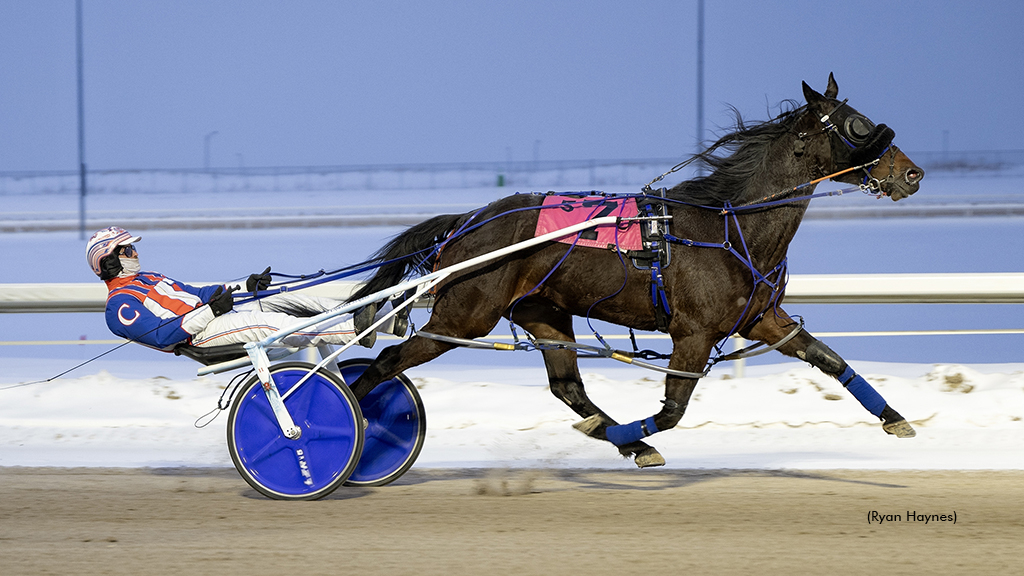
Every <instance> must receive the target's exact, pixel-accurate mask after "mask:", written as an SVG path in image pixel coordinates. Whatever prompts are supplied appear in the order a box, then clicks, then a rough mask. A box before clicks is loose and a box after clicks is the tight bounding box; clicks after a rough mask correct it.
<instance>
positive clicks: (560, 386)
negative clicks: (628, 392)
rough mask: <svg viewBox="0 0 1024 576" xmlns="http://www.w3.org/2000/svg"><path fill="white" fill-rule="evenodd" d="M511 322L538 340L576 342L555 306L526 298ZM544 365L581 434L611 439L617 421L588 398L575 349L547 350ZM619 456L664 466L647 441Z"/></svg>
mask: <svg viewBox="0 0 1024 576" xmlns="http://www.w3.org/2000/svg"><path fill="white" fill-rule="evenodd" d="M512 319H513V320H514V321H515V322H516V323H517V324H519V325H520V326H522V327H523V328H524V329H526V330H527V331H529V332H530V334H533V336H534V337H535V338H539V339H546V340H560V341H563V342H575V341H576V339H575V337H574V336H573V329H572V315H570V314H569V313H568V312H566V311H564V310H562V309H561V308H558V307H557V306H555V305H554V304H552V303H550V302H548V301H546V300H540V299H533V298H530V299H526V300H523V301H522V302H520V303H519V304H517V305H516V307H515V310H514V313H513V317H512ZM542 353H543V355H544V366H545V368H546V369H547V373H548V382H549V384H550V388H551V393H552V394H554V395H555V397H556V398H558V399H559V400H561V401H562V402H564V403H565V405H566V406H568V407H569V408H571V409H572V411H573V412H575V413H577V414H579V415H580V416H581V417H583V420H582V421H580V422H577V423H576V424H573V428H576V429H577V430H579V431H580V432H583V433H584V434H586V435H587V436H590V437H592V438H596V439H598V440H608V438H607V437H606V436H605V430H606V429H607V428H608V427H609V426H615V425H616V422H615V420H614V419H612V418H611V417H610V416H608V415H607V414H605V413H604V411H603V410H601V409H600V408H598V407H597V405H596V404H594V403H593V402H592V401H591V400H590V397H589V396H587V391H586V388H585V386H584V384H583V378H582V377H581V376H580V370H579V365H578V364H577V359H576V352H575V351H573V350H565V349H562V350H558V349H550V350H544V351H543V352H542ZM618 449H619V453H620V454H622V455H623V456H625V457H627V458H630V457H633V458H634V462H636V464H637V466H640V467H641V468H643V467H646V466H663V465H664V464H665V459H664V458H662V456H661V454H659V453H658V451H657V450H655V449H654V448H653V447H651V446H649V445H648V444H646V443H644V442H633V443H630V444H628V445H626V446H619V447H618Z"/></svg>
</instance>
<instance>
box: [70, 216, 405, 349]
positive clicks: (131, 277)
mask: <svg viewBox="0 0 1024 576" xmlns="http://www.w3.org/2000/svg"><path fill="white" fill-rule="evenodd" d="M140 240H142V237H140V236H133V235H132V234H131V233H130V232H128V231H127V230H125V229H123V228H119V227H117V226H111V227H110V228H105V229H103V230H100V231H99V232H96V233H95V234H93V235H92V238H90V239H89V242H88V244H87V245H86V257H87V258H88V260H89V266H90V267H91V268H92V271H93V272H94V273H95V274H96V275H97V276H99V277H100V279H101V280H103V281H105V282H106V283H107V289H108V290H109V292H108V294H107V307H106V319H107V327H108V328H110V331H111V332H113V333H114V334H116V335H118V336H121V337H124V338H127V339H128V340H131V341H133V342H138V343H140V344H144V345H146V346H149V347H151V348H156V349H157V350H162V351H164V352H172V351H173V350H174V347H175V346H178V345H179V344H190V345H192V346H200V347H209V346H221V345H226V344H237V343H244V342H257V341H259V340H262V339H264V338H266V337H268V336H270V335H271V334H273V333H274V332H277V331H278V330H281V329H282V328H287V327H288V326H290V325H292V324H295V323H296V322H297V321H298V319H299V318H302V317H310V316H315V315H317V314H319V313H321V312H325V311H327V310H330V309H332V308H336V307H338V306H340V305H341V304H343V303H344V302H343V301H340V300H333V299H330V298H321V297H316V296H303V295H299V294H295V293H292V292H282V293H280V294H274V295H271V296H267V297H264V298H260V299H259V300H253V301H251V302H246V303H243V304H239V305H238V306H235V305H234V300H233V297H232V292H234V291H235V290H238V289H239V287H238V286H234V287H227V286H222V285H216V286H190V285H188V284H184V283H182V282H178V281H176V280H173V279H171V278H168V277H167V276H164V275H163V274H157V273H156V272H142V271H140V267H139V253H138V251H137V250H136V249H135V245H134V244H135V243H136V242H138V241H140ZM270 282H271V277H270V268H269V267H268V268H267V269H266V270H264V271H263V272H262V273H260V274H251V275H250V276H249V278H248V280H246V283H245V288H246V290H247V291H249V292H255V291H256V290H266V289H267V287H268V286H270ZM390 308H391V303H390V302H389V303H388V304H386V305H385V309H383V310H381V311H380V312H379V313H378V312H377V306H376V305H375V304H369V305H367V306H366V307H364V308H362V309H361V310H359V311H358V312H356V313H355V314H354V315H342V316H339V317H336V318H331V319H329V320H325V321H324V322H321V323H320V324H316V325H314V326H311V327H309V328H305V329H303V330H301V331H299V332H295V333H293V334H290V335H288V336H286V337H284V338H283V339H282V340H281V343H282V344H284V345H286V346H294V347H300V348H304V347H307V346H319V345H321V344H339V345H342V344H346V343H348V342H349V341H350V340H352V339H353V338H354V337H355V336H356V335H357V334H359V333H360V332H362V331H363V330H365V329H366V328H368V327H369V326H370V324H372V323H373V322H374V321H376V320H377V319H378V318H380V317H381V316H383V315H384V314H386V313H387V312H389V311H390ZM407 326H408V316H407V315H405V316H401V317H400V316H399V315H393V316H392V317H391V318H390V319H389V320H388V321H385V322H384V323H382V324H381V325H380V326H378V327H377V331H379V332H385V333H390V334H395V335H396V336H404V335H405V331H406V327H407ZM376 339H377V334H376V333H375V332H371V333H369V334H368V335H367V336H364V337H363V338H362V339H360V341H359V344H361V345H363V346H366V347H368V348H369V347H372V346H373V344H374V343H375V341H376Z"/></svg>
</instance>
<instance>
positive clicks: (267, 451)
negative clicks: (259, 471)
mask: <svg viewBox="0 0 1024 576" xmlns="http://www.w3.org/2000/svg"><path fill="white" fill-rule="evenodd" d="M287 448H288V440H286V439H285V437H284V435H281V434H278V435H277V436H275V437H274V438H272V439H271V440H270V441H269V442H267V443H266V444H264V445H263V446H261V447H260V448H259V449H258V450H255V451H253V452H252V453H251V454H246V459H247V460H248V461H249V463H250V464H251V465H255V464H258V463H259V462H261V461H263V460H265V459H267V458H269V457H271V456H273V455H274V454H277V453H278V452H280V451H281V450H285V449H287Z"/></svg>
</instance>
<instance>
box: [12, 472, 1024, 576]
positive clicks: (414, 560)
mask: <svg viewBox="0 0 1024 576" xmlns="http://www.w3.org/2000/svg"><path fill="white" fill-rule="evenodd" d="M871 511H877V512H878V513H879V514H881V515H885V514H894V515H900V516H901V520H900V521H892V522H886V523H883V524H881V525H879V524H878V523H877V522H875V523H870V524H869V523H868V518H869V515H870V513H871ZM908 511H909V512H915V511H916V513H917V514H920V515H924V514H927V515H940V514H947V515H951V514H953V513H954V512H955V513H956V523H955V524H954V523H953V522H951V521H935V520H932V521H930V522H929V523H927V524H925V523H924V521H923V519H922V520H921V521H915V522H912V521H910V520H909V519H908V518H907V513H908ZM1022 542H1024V472H1017V471H1015V472H985V471H971V472H959V471H937V472H935V471H910V472H878V471H823V472H808V471H803V472H796V471H785V472H772V471H732V470H719V471H707V470H700V471H686V470H664V469H662V470H656V471H649V470H644V471H640V470H636V471H594V470H573V471H566V470H431V469H423V470H416V469H414V470H412V471H410V472H409V473H408V474H406V475H405V476H404V477H403V478H402V479H401V480H400V481H399V482H397V483H395V484H392V485H391V486H386V487H383V488H367V489H360V488H341V489H339V490H338V491H337V492H335V493H334V494H333V495H331V496H329V497H328V498H326V499H324V500H321V501H318V502H293V503H289V502H274V501H270V500H266V499H264V498H262V497H261V496H259V495H258V494H257V493H256V492H255V491H254V490H251V489H250V488H249V487H248V486H247V485H246V484H245V483H244V482H243V481H242V480H241V479H240V478H239V477H238V476H237V474H236V473H235V471H234V470H223V469H212V470H211V469H169V470H168V469H59V468H0V566H2V567H3V568H2V570H0V572H2V573H3V574H5V575H15V574H132V575H136V576H138V575H149V574H220V575H223V574H246V575H256V574H280V573H301V574H327V573H339V574H340V573H349V574H417V575H429V574H446V575H451V574H489V575H494V574H544V575H551V574H568V573H578V574H587V575H588V576H590V575H600V574H616V575H622V574H637V573H650V574H669V573H678V574H685V573H688V572H689V573H694V574H699V573H714V574H750V573H757V574H787V575H791V574H797V573H806V574H810V573H817V574H821V573H830V574H853V573H859V574H866V573H872V572H884V573H886V574H925V573H926V574H966V573H975V574H1009V573H1013V572H1015V571H1016V570H1018V569H1019V562H1020V554H1021V552H1022V551H1024V544H1022ZM1014 566H1016V567H1017V568H1013V567H1014ZM691 571H692V572H691ZM969 571H970V572H969Z"/></svg>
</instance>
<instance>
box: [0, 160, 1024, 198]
mask: <svg viewBox="0 0 1024 576" xmlns="http://www.w3.org/2000/svg"><path fill="white" fill-rule="evenodd" d="M909 155H910V157H911V158H913V159H914V161H915V162H917V163H918V164H919V165H920V166H921V167H922V168H924V169H925V171H926V172H928V175H929V176H930V177H934V176H938V175H943V174H946V175H956V174H969V175H985V176H994V177H998V176H1010V175H1014V176H1018V175H1020V174H1021V173H1022V172H1024V150H995V151H973V152H915V153H910V154H909ZM680 160H681V158H647V159H634V160H557V161H536V162H529V161H518V162H461V163H442V164H374V165H351V166H305V167H301V166H300V167H270V168H257V167H254V168H212V169H208V170H204V169H147V170H94V171H90V172H88V178H87V179H88V193H89V194H118V193H140V192H142V193H170V194H180V193H184V194H190V193H217V192H274V191H331V190H378V189H380V190H408V189H427V190H430V189H456V188H491V187H501V186H509V187H519V188H530V189H534V190H536V189H542V188H545V187H550V188H551V189H565V188H569V187H575V188H579V189H585V188H586V189H604V188H608V187H615V186H629V187H637V186H642V185H644V184H647V183H648V182H650V181H651V180H653V179H654V178H656V177H657V176H659V175H660V174H663V173H664V172H667V171H668V170H669V169H671V168H672V167H673V166H674V165H676V164H677V163H678V162H679V161H680ZM690 175H692V172H684V173H683V174H681V175H677V176H676V177H674V178H673V179H672V181H678V180H679V179H681V177H689V176H690ZM78 192H79V174H78V171H77V170H55V171H13V172H0V196H3V195H15V194H77V193H78Z"/></svg>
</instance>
